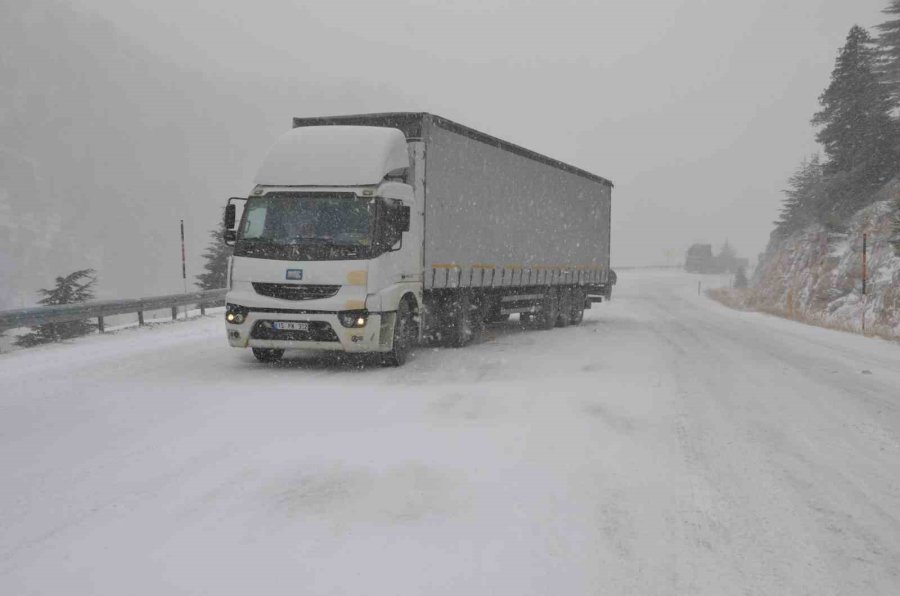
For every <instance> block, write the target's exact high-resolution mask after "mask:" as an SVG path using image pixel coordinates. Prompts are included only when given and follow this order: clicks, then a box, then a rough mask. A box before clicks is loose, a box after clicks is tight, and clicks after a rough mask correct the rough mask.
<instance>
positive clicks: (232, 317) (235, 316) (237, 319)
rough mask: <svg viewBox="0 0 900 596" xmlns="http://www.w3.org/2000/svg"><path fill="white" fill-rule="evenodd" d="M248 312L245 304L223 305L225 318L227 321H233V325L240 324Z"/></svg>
mask: <svg viewBox="0 0 900 596" xmlns="http://www.w3.org/2000/svg"><path fill="white" fill-rule="evenodd" d="M249 312H250V309H249V308H247V307H246V306H239V305H237V304H227V305H226V306H225V320H226V321H228V322H229V323H233V324H235V325H240V324H241V323H243V322H244V319H246V318H247V314H248V313H249Z"/></svg>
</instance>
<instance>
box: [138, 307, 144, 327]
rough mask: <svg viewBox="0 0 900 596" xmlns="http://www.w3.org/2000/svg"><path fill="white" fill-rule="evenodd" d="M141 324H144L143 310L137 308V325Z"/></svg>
mask: <svg viewBox="0 0 900 596" xmlns="http://www.w3.org/2000/svg"><path fill="white" fill-rule="evenodd" d="M143 324H144V311H142V310H139V311H138V325H141V326H143Z"/></svg>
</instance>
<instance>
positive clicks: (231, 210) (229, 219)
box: [225, 203, 237, 236]
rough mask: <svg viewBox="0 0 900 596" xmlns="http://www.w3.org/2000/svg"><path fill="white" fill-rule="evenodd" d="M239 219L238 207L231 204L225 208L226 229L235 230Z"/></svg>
mask: <svg viewBox="0 0 900 596" xmlns="http://www.w3.org/2000/svg"><path fill="white" fill-rule="evenodd" d="M235 219H237V205H235V204H233V203H229V204H228V205H226V206H225V229H226V230H233V229H234V222H235ZM226 236H227V234H226Z"/></svg>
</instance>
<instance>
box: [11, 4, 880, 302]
mask: <svg viewBox="0 0 900 596" xmlns="http://www.w3.org/2000/svg"><path fill="white" fill-rule="evenodd" d="M35 4H38V5H40V6H41V7H43V8H39V9H35V8H31V9H27V10H25V9H17V8H15V7H12V5H9V6H8V7H6V8H3V9H2V10H3V12H4V15H5V17H6V20H5V21H4V23H5V25H4V27H11V28H10V29H8V30H7V31H6V33H9V34H14V33H15V31H13V29H12V27H16V28H18V23H19V22H20V21H17V20H16V19H21V22H24V23H25V24H26V25H25V26H26V28H27V27H33V26H35V25H34V23H35V22H39V21H40V20H41V19H46V18H47V14H49V13H51V12H53V11H54V10H56V7H59V6H62V5H60V4H57V3H55V2H53V1H52V0H42V1H40V2H37V3H35ZM71 6H72V7H73V8H75V9H76V10H77V11H78V12H80V13H82V15H84V16H82V17H79V18H78V19H75V20H77V21H78V26H79V27H82V28H84V27H88V28H94V29H96V30H100V31H101V32H102V33H103V35H101V36H100V37H99V38H97V37H92V39H100V40H106V41H102V43H101V42H97V43H98V44H100V45H99V46H98V49H97V51H96V52H94V54H93V55H96V56H97V60H98V63H101V64H105V63H106V62H105V61H106V60H107V59H110V60H114V59H115V56H116V55H118V54H119V53H121V52H122V49H121V47H122V46H125V47H126V48H127V52H130V53H131V54H129V55H131V56H137V55H140V57H139V58H130V59H129V60H130V61H129V62H128V64H137V65H138V67H136V68H135V69H133V72H129V73H128V76H124V77H120V76H119V71H115V70H107V71H106V72H107V73H108V76H107V77H106V79H107V80H106V81H105V82H106V83H107V84H108V85H109V88H110V89H112V90H118V92H121V94H122V96H123V97H127V98H128V102H129V103H127V104H121V105H124V106H127V109H126V108H122V110H121V114H120V116H119V118H120V121H119V123H117V124H116V125H115V127H114V128H115V130H116V136H111V134H110V133H109V132H108V131H104V130H102V129H98V128H96V127H94V128H90V129H87V130H83V131H81V132H80V136H79V137H78V139H79V140H78V143H77V147H76V143H75V141H73V138H72V137H68V138H66V139H63V140H62V141H61V142H60V143H58V145H59V146H58V147H55V150H56V151H58V152H60V155H61V157H59V159H60V160H63V159H64V157H65V153H66V151H71V152H74V153H78V161H77V164H78V165H77V168H78V169H79V170H80V171H81V172H87V173H88V174H89V175H88V176H86V178H85V180H88V181H89V180H91V179H93V180H94V181H95V183H96V187H95V188H81V194H80V195H78V196H80V197H81V198H80V199H79V198H77V197H75V195H73V194H72V192H71V189H68V188H66V180H65V179H62V178H61V177H60V176H59V173H58V171H59V167H56V168H55V169H54V170H53V171H49V172H48V171H46V170H45V171H44V177H45V178H46V177H50V178H54V176H56V178H54V180H53V184H52V186H53V188H54V189H55V190H54V192H53V193H51V195H52V197H51V198H49V199H47V200H45V201H43V202H37V203H36V202H34V201H27V204H26V201H24V200H22V201H20V202H19V203H16V202H15V200H14V197H16V196H19V194H20V193H19V192H18V191H17V190H16V189H17V187H16V185H15V184H13V183H12V182H10V181H11V180H13V179H14V178H15V176H14V175H13V174H11V173H10V171H12V170H16V171H17V172H18V171H19V170H20V169H21V168H19V167H18V166H16V167H14V165H15V164H14V163H13V161H10V160H11V159H13V158H12V157H9V156H12V155H16V156H17V157H16V158H15V159H17V160H18V159H21V160H22V163H32V162H34V161H35V160H40V158H41V150H40V147H41V144H40V143H34V144H33V147H37V149H34V148H33V149H32V151H31V153H28V152H27V151H25V150H24V149H21V148H20V147H19V146H18V145H16V144H15V143H18V142H21V146H22V147H24V146H27V145H28V139H27V138H25V140H21V139H17V140H15V141H9V140H7V141H4V142H3V143H0V144H2V145H3V146H4V147H3V149H4V153H3V155H6V156H7V157H5V158H4V159H5V160H6V161H7V164H6V168H3V169H0V170H2V171H0V173H3V179H0V190H2V187H5V188H6V189H7V190H6V192H5V193H4V192H0V214H2V215H3V218H4V219H5V222H4V223H5V224H6V226H7V229H8V230H10V234H11V235H10V238H12V237H13V235H14V234H17V233H19V231H18V230H20V229H22V228H21V226H22V225H24V224H23V223H22V222H25V219H24V216H22V217H20V214H21V213H22V212H23V211H25V210H29V209H30V210H31V211H30V215H29V216H28V217H29V218H31V219H28V222H32V223H30V224H28V225H34V226H35V227H36V228H40V226H41V225H43V224H40V225H39V224H34V222H41V221H43V220H42V218H44V217H49V218H50V219H53V218H52V217H51V216H52V215H53V214H54V213H56V214H57V218H58V219H59V216H58V213H59V212H60V210H61V209H63V207H62V205H63V203H64V202H66V201H69V204H66V205H65V209H68V210H72V211H67V212H65V213H69V215H64V216H62V218H61V221H60V222H59V223H58V227H59V228H60V229H59V230H58V231H57V232H55V233H53V234H49V235H40V234H38V236H39V237H40V239H41V240H40V242H36V243H30V242H26V241H24V240H21V239H19V240H17V241H16V242H11V241H10V242H8V243H7V244H5V245H4V247H3V250H4V251H8V252H7V254H6V255H4V256H3V258H2V259H0V275H2V276H3V277H4V278H5V282H4V283H3V284H2V285H3V286H4V288H5V289H4V291H3V292H2V295H0V301H2V302H3V304H0V306H3V305H6V306H18V305H24V304H29V303H32V302H33V300H34V290H35V289H36V288H37V287H47V285H48V284H50V283H51V281H52V278H53V277H54V276H55V275H59V274H62V273H64V272H66V271H67V270H71V269H73V268H76V267H82V266H93V267H95V268H97V269H98V271H99V272H100V276H101V296H103V297H126V296H135V295H140V294H141V293H145V294H146V293H151V294H152V293H164V292H169V291H180V290H181V284H182V282H181V277H180V274H181V271H180V263H179V262H178V257H179V252H178V250H179V248H178V244H177V242H178V241H177V225H178V220H179V219H185V220H186V221H185V224H186V227H187V230H188V253H189V264H188V269H189V272H188V273H189V276H190V275H193V274H196V273H197V272H199V269H200V264H201V259H200V253H201V252H202V249H203V246H204V244H205V243H206V241H207V238H206V235H205V234H206V232H207V231H208V230H210V229H212V228H213V227H215V225H216V223H217V221H218V218H219V213H220V210H221V207H222V205H223V202H224V199H226V198H227V197H228V196H230V195H242V194H243V195H246V193H247V192H248V190H249V188H250V186H251V179H252V174H253V172H254V170H255V168H256V166H257V164H258V162H259V161H260V159H261V158H262V156H263V155H264V152H265V151H266V149H267V147H268V145H269V144H270V143H271V142H272V141H273V140H274V139H275V138H276V136H277V135H278V134H279V133H280V132H282V131H284V130H286V129H287V128H289V126H290V120H291V117H293V116H315V115H326V114H340V113H358V112H370V111H401V110H412V111H429V112H434V113H437V114H440V115H442V116H445V117H447V118H450V119H452V120H456V121H458V122H461V123H464V124H466V125H468V126H472V127H474V128H477V129H480V130H483V131H486V132H488V133H490V134H493V135H496V136H498V137H501V138H503V139H507V140H510V141H513V142H516V143H518V144H521V145H524V146H526V147H528V148H530V149H534V150H536V151H539V152H541V153H545V154H547V155H550V156H552V157H555V158H558V159H561V160H563V161H567V162H570V163H573V164H575V165H577V166H580V167H582V168H584V169H587V170H589V171H592V172H596V173H597V174H600V175H602V176H605V177H607V178H611V179H612V180H613V181H614V182H615V184H616V189H615V191H614V194H613V228H612V236H613V251H612V260H613V266H614V267H615V266H625V265H651V264H663V263H667V262H668V263H674V262H675V261H677V260H678V259H680V258H681V257H682V254H683V251H684V250H685V249H686V247H687V246H688V245H689V244H691V243H693V242H701V241H702V242H711V243H713V244H721V243H722V242H723V241H725V240H726V239H727V240H728V241H729V242H731V243H732V244H733V245H734V246H735V247H736V248H737V250H738V252H739V253H740V254H742V255H744V256H748V257H751V258H752V257H755V256H756V255H757V254H758V253H759V252H760V251H761V250H762V249H763V248H764V247H765V244H766V242H767V240H768V234H769V232H770V230H771V222H772V221H773V219H775V217H776V216H777V211H778V205H779V203H780V201H781V198H782V196H781V192H780V190H781V188H783V187H784V185H785V180H786V178H787V177H788V175H789V174H790V172H791V171H792V170H793V169H794V167H795V166H796V165H797V164H798V163H799V161H800V160H801V159H802V158H803V157H804V156H805V155H807V154H809V153H812V152H815V151H816V150H817V147H816V145H815V143H814V141H813V130H812V129H811V128H810V126H809V119H810V117H811V116H812V114H813V113H814V112H815V111H816V109H817V107H818V106H817V101H816V99H817V97H818V95H819V93H820V92H821V91H822V89H823V88H824V87H825V86H826V85H827V82H828V77H829V73H830V71H831V68H832V66H833V64H834V58H835V56H836V54H837V51H838V49H839V47H840V46H841V45H842V43H843V40H844V37H845V36H846V33H847V31H848V30H849V28H850V27H851V26H852V25H853V24H860V25H863V26H866V27H869V26H871V25H873V24H874V23H877V22H880V20H882V16H883V15H881V13H880V10H881V9H882V8H883V6H884V2H883V0H864V1H859V2H836V1H834V0H830V1H829V0H806V1H803V2H792V3H788V2H783V1H776V0H752V1H746V2H715V1H703V0H684V1H675V0H672V1H667V2H650V3H634V2H630V1H628V0H615V1H604V2H595V3H587V2H573V1H568V0H567V1H561V0H554V1H552V2H551V1H549V0H546V1H530V2H502V1H493V0H481V1H466V2H454V3H452V5H450V4H449V3H445V2H438V1H427V2H409V3H406V2H397V1H381V2H349V1H329V2H319V3H308V4H304V5H302V6H301V5H299V4H297V3H293V2H288V1H277V0H273V1H257V2H252V3H247V2H234V1H212V0H193V1H192V0H187V1H185V0H157V1H155V2H153V3H152V4H151V3H138V2H134V1H133V0H74V1H73V4H72V5H71ZM17 11H19V12H18V13H17ZM66 14H68V13H64V15H63V16H64V18H69V19H70V20H71V17H68V16H66ZM10 15H12V17H10ZM95 21H108V22H109V23H110V24H111V26H110V27H104V26H102V25H100V24H97V23H95ZM66 22H68V21H66ZM98 28H99V29H98ZM67 30H68V29H67ZM104 36H105V37H104ZM7 37H8V38H9V36H7ZM13 39H17V38H15V36H13ZM19 39H27V38H26V36H24V35H23V36H22V38H19ZM80 39H82V37H79V35H76V34H74V33H73V35H71V36H70V35H57V36H55V37H53V38H50V37H47V38H44V39H40V40H34V39H28V40H27V41H19V42H17V43H18V44H19V45H18V46H15V47H12V50H14V52H13V53H14V56H13V59H12V60H10V61H8V63H7V64H6V65H5V68H6V69H7V72H13V73H14V75H13V76H14V77H16V78H15V80H14V81H13V86H14V87H15V85H17V84H19V83H20V82H21V81H22V80H23V78H25V74H23V73H26V72H31V71H33V70H34V69H37V71H38V72H40V70H41V69H43V68H45V67H46V65H44V64H43V63H42V62H41V60H42V59H43V58H46V56H49V55H54V56H56V55H68V54H69V53H70V52H72V50H73V48H75V47H77V46H78V44H79V43H80V42H79V40H80ZM84 39H87V36H86V37H84ZM8 43H10V44H12V43H13V42H8ZM27 44H32V45H31V46H29V47H31V49H29V50H22V46H23V45H27ZM104 44H105V45H104ZM32 46H33V47H32ZM4 49H5V50H10V48H9V47H8V46H5V47H4ZM15 52H19V53H20V55H23V56H25V58H26V59H27V60H32V62H31V63H29V64H27V65H26V64H19V65H16V64H12V63H13V62H14V60H15ZM29 52H31V53H29ZM7 53H8V52H7ZM35 56H38V58H35ZM110 56H112V58H110ZM61 59H62V58H61ZM72 60H75V59H74V58H73V59H72ZM17 68H18V70H17ZM9 69H12V70H11V71H10V70H9ZM78 69H79V66H78V65H77V64H76V65H72V64H70V65H68V66H66V72H67V73H72V72H76V71H77V70H78ZM124 70H126V71H127V70H128V69H127V68H126V69H124ZM56 72H59V71H56ZM173 73H175V74H173ZM72 76H74V75H72ZM85 76H87V75H85ZM40 78H41V77H38V76H35V79H40ZM48 78H49V79H52V78H53V77H44V80H43V81H40V82H35V83H34V85H38V87H35V88H40V87H39V85H50V84H51V83H50V82H48V81H47V79H48ZM148 86H152V87H153V88H154V89H157V90H158V89H164V91H163V92H160V91H153V92H152V93H151V92H148V91H147V88H148ZM82 92H83V93H86V94H87V97H88V98H89V99H88V102H89V103H90V102H94V104H93V105H94V106H96V111H98V112H103V111H105V110H106V109H107V106H106V102H109V101H117V100H116V99H115V98H114V97H113V98H112V99H110V96H111V95H115V93H114V92H105V93H103V94H101V93H99V91H97V90H94V88H92V87H91V88H89V89H87V90H84V89H82ZM92 93H94V94H95V95H91V94H92ZM153 93H156V94H155V95H154V94H153ZM160 98H164V99H165V100H166V101H167V102H168V100H169V99H171V98H177V102H178V103H177V105H176V107H173V106H172V105H169V104H168V103H166V105H165V106H162V107H160V106H161V104H160V102H161V101H162V100H161V99H160ZM172 101H175V100H172ZM173 105H175V104H173ZM22 109H23V110H24V109H26V108H22ZM47 109H49V110H51V111H53V110H65V109H66V102H65V95H62V96H61V97H60V96H57V97H56V101H55V103H54V104H53V105H51V106H48V108H47ZM128 110H131V112H130V114H131V116H130V124H127V125H126V124H125V122H126V121H127V120H126V118H125V116H124V114H125V113H128ZM3 116H4V114H0V124H3V123H4V118H3ZM104 117H105V116H104V115H103V114H99V115H98V116H97V118H98V119H99V120H102V119H103V118H104ZM110 118H112V116H110ZM7 120H8V119H7ZM7 123H8V121H7ZM19 130H20V131H21V130H25V131H26V132H25V133H21V136H24V137H27V136H28V134H29V131H30V129H29V128H27V127H25V128H24V129H23V126H22V125H20V127H19ZM50 138H52V137H51V136H48V137H46V138H45V140H44V141H43V143H44V145H46V144H47V143H49V142H50V141H48V140H47V139H50ZM85 146H87V147H89V148H90V150H88V151H86V153H87V155H85V149H84V147H85ZM132 157H133V161H134V163H130V165H122V166H121V167H120V165H116V164H119V160H121V163H122V164H128V162H129V159H132ZM26 158H27V159H26ZM28 160H31V161H28ZM110 160H112V161H110ZM138 162H139V163H138ZM154 162H155V163H154ZM16 163H18V162H16ZM73 163H74V162H73ZM110 163H113V164H114V165H112V166H111V165H110ZM136 164H137V165H136ZM73 167H76V166H73ZM105 168H106V169H105ZM123 168H125V169H124V170H123ZM35 176H36V177H35V179H36V180H37V179H38V178H40V177H39V176H37V175H35ZM41 184H45V183H41ZM35 185H37V183H35ZM85 185H88V182H84V183H83V184H82V185H81V186H82V187H84V186H85ZM38 186H39V185H38ZM36 187H37V186H36ZM29 188H30V187H29ZM41 188H47V186H46V184H45V186H41ZM124 194H127V195H128V196H129V197H131V198H130V199H128V206H127V209H126V208H125V207H122V205H120V204H119V203H121V202H122V201H123V199H122V196H123V195H124ZM67 195H68V197H67ZM47 196H50V195H47ZM4 197H5V198H4ZM73 197H74V198H73ZM4 200H5V201H6V204H5V205H4ZM79 201H80V202H79ZM117 209H120V210H121V212H120V211H117ZM76 210H81V211H82V212H90V213H91V217H90V220H91V221H92V222H94V223H96V222H97V221H99V222H101V223H105V227H103V228H102V230H103V233H98V232H96V231H93V230H94V228H91V225H92V224H91V223H85V224H84V225H81V226H79V227H77V228H75V227H72V226H67V225H66V222H67V221H71V220H72V218H74V217H75V215H73V214H74V213H75V212H76ZM125 211H127V213H128V215H127V217H126V216H125V215H123V214H124V213H125ZM116 213H119V215H112V214H116ZM17 218H19V219H17ZM106 218H108V219H106ZM28 222H25V223H28ZM98 229H99V228H98ZM107 232H108V233H107ZM16 238H19V236H16ZM22 238H25V237H24V236H22ZM63 241H65V243H66V244H65V246H66V248H65V249H62V248H57V249H56V250H55V251H54V249H53V246H58V245H59V243H60V242H63ZM38 245H39V246H38ZM79 246H83V247H84V250H78V247H79ZM23 263H27V266H26V265H23ZM135 263H137V264H138V266H137V267H135Z"/></svg>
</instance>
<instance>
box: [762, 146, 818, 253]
mask: <svg viewBox="0 0 900 596" xmlns="http://www.w3.org/2000/svg"><path fill="white" fill-rule="evenodd" d="M823 183H824V176H823V172H822V164H821V162H820V160H819V156H818V155H813V156H812V157H810V158H809V159H806V160H804V161H803V163H801V164H800V166H799V167H798V168H797V169H796V170H795V171H794V173H793V174H792V175H791V177H790V178H788V188H786V189H785V190H784V191H783V192H784V194H785V199H784V201H783V202H782V204H781V213H780V215H779V218H778V221H776V222H775V231H774V232H773V235H774V236H775V237H777V238H785V237H787V236H790V235H791V234H793V233H794V232H796V231H797V230H802V229H803V228H805V227H806V226H808V225H809V224H811V223H813V222H815V221H817V216H818V212H817V209H818V208H819V202H820V200H821V197H822V195H823V193H824V191H825V189H824V186H823Z"/></svg>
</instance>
